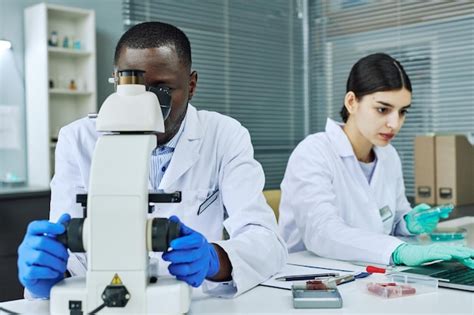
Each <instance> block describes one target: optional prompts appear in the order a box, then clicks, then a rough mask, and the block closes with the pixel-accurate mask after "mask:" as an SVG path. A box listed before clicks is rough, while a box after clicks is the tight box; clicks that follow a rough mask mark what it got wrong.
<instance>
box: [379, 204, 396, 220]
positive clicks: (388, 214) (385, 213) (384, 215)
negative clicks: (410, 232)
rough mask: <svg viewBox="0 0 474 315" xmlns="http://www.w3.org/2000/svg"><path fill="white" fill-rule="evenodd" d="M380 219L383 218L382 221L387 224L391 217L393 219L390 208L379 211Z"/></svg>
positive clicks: (386, 207)
mask: <svg viewBox="0 0 474 315" xmlns="http://www.w3.org/2000/svg"><path fill="white" fill-rule="evenodd" d="M379 213H380V217H381V218H382V221H383V222H385V221H387V220H388V219H390V218H391V217H393V213H392V210H390V207H389V206H385V207H383V208H380V209H379Z"/></svg>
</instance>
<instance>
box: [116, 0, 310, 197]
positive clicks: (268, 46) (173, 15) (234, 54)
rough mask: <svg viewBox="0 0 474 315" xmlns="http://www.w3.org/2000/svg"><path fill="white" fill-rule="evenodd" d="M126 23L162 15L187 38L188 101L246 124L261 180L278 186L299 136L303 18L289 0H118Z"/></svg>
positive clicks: (268, 185)
mask: <svg viewBox="0 0 474 315" xmlns="http://www.w3.org/2000/svg"><path fill="white" fill-rule="evenodd" d="M123 14H124V16H123V18H124V24H125V28H126V29H127V28H129V27H130V26H132V25H135V24H137V23H140V22H144V21H162V22H166V23H170V24H173V25H175V26H177V27H179V28H180V29H182V30H183V31H184V32H185V33H186V35H187V36H188V37H189V39H190V41H191V49H192V54H193V68H194V69H195V70H196V71H197V72H198V86H197V92H196V95H195V96H194V97H193V100H192V104H193V105H195V106H197V108H198V109H207V110H214V111H217V112H220V113H222V114H225V115H229V116H231V117H233V118H235V119H237V120H238V121H240V122H241V123H242V125H244V126H245V127H246V128H248V130H249V132H250V134H251V137H252V142H253V145H254V149H255V158H256V159H257V160H258V161H259V162H260V163H261V164H262V166H263V168H264V171H265V175H266V186H265V187H266V188H278V187H279V185H280V182H281V180H282V178H283V173H284V171H285V168H286V163H287V161H288V157H289V155H290V153H291V152H292V150H293V148H294V147H295V145H296V144H297V143H298V142H299V141H300V140H301V139H302V138H303V137H304V127H303V123H302V122H303V107H302V102H303V83H302V82H303V61H302V56H303V52H302V49H301V47H302V37H303V32H302V18H301V11H300V8H299V7H298V5H297V2H296V1H295V0H291V1H288V0H274V1H271V2H269V1H266V0H253V1H252V0H248V1H235V0H233V1H229V0H214V1H210V0H206V1H202V0H201V1H197V0H180V1H174V0H145V1H138V0H124V1H123Z"/></svg>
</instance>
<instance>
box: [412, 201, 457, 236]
mask: <svg viewBox="0 0 474 315" xmlns="http://www.w3.org/2000/svg"><path fill="white" fill-rule="evenodd" d="M430 208H431V207H430V206H429V205H427V204H426V203H421V204H419V205H417V206H416V207H415V208H413V210H411V211H410V212H408V213H407V214H406V215H405V216H404V218H405V221H406V223H407V229H408V231H410V233H412V234H422V233H431V232H433V230H434V229H436V225H438V222H439V219H440V218H443V219H446V218H447V217H449V214H450V213H451V211H452V210H453V208H452V207H447V208H443V207H441V208H439V211H426V210H428V209H430Z"/></svg>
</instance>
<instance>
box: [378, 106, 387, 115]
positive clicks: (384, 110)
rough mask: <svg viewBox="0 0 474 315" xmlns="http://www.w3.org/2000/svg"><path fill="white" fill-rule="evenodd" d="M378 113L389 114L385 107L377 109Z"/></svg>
mask: <svg viewBox="0 0 474 315" xmlns="http://www.w3.org/2000/svg"><path fill="white" fill-rule="evenodd" d="M377 111H378V112H379V113H381V114H383V113H385V112H387V109H386V108H385V107H379V108H377Z"/></svg>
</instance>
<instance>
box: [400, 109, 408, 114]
mask: <svg viewBox="0 0 474 315" xmlns="http://www.w3.org/2000/svg"><path fill="white" fill-rule="evenodd" d="M400 114H402V116H405V115H406V114H408V110H406V109H402V110H401V111H400Z"/></svg>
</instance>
